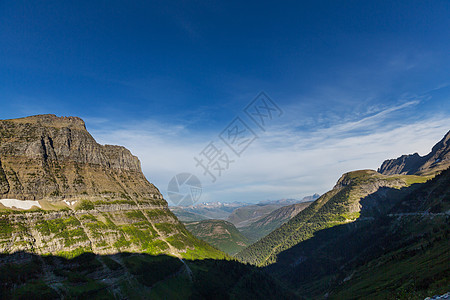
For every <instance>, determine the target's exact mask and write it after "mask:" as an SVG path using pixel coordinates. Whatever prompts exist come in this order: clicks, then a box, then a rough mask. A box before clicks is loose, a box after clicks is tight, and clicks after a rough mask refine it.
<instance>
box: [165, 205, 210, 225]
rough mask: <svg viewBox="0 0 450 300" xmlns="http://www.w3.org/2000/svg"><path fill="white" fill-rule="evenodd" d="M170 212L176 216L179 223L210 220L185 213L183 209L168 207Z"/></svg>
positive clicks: (195, 214)
mask: <svg viewBox="0 0 450 300" xmlns="http://www.w3.org/2000/svg"><path fill="white" fill-rule="evenodd" d="M169 209H170V211H171V212H172V213H173V214H174V215H175V216H177V218H178V220H180V221H181V222H195V221H202V220H211V219H210V218H208V217H206V216H204V215H200V214H197V213H193V212H189V211H186V210H185V209H184V208H183V207H179V206H169Z"/></svg>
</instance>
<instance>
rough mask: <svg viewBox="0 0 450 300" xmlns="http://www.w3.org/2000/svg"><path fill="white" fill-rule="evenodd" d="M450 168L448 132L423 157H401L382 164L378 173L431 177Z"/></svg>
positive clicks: (417, 155) (413, 155) (411, 155)
mask: <svg viewBox="0 0 450 300" xmlns="http://www.w3.org/2000/svg"><path fill="white" fill-rule="evenodd" d="M449 166H450V131H449V132H447V134H446V135H445V136H444V138H443V139H442V140H441V141H439V142H438V143H437V144H436V145H435V146H434V147H433V149H431V152H430V153H428V154H427V155H425V156H420V155H419V154H417V153H414V154H410V155H402V156H400V157H398V158H396V159H388V160H385V161H384V162H383V164H382V165H381V167H380V168H379V169H378V172H379V173H381V174H384V175H392V174H406V175H412V174H416V175H433V174H436V173H437V172H440V171H443V170H445V169H447V168H448V167H449Z"/></svg>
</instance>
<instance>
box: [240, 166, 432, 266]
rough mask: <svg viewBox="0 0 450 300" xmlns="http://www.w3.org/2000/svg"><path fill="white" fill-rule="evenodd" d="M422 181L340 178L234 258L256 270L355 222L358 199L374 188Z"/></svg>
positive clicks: (373, 175) (365, 174) (361, 175)
mask: <svg viewBox="0 0 450 300" xmlns="http://www.w3.org/2000/svg"><path fill="white" fill-rule="evenodd" d="M426 180H427V178H425V177H420V176H406V175H391V176H385V175H381V174H379V173H377V172H375V171H371V170H362V171H354V172H350V173H347V174H344V175H343V176H342V177H341V179H340V180H339V182H338V184H337V185H336V186H335V188H333V189H332V190H331V191H329V192H327V193H326V194H324V195H322V196H321V197H320V198H319V199H317V200H316V201H315V202H314V203H313V204H311V205H310V206H308V207H307V208H306V209H304V210H303V211H301V212H300V213H299V214H298V215H296V216H295V217H294V218H292V219H291V220H290V221H289V222H287V223H286V224H284V225H283V226H281V227H280V228H278V229H277V230H275V231H273V232H272V233H270V234H269V235H267V236H266V237H264V238H263V239H261V240H260V241H258V242H256V243H255V244H253V245H251V246H250V247H248V248H246V249H244V250H243V251H241V252H240V253H238V254H237V255H236V257H237V258H238V259H240V260H242V261H245V262H249V263H252V264H256V265H260V266H262V265H268V264H271V263H274V262H276V260H277V254H278V253H280V252H282V251H284V250H287V249H289V248H291V247H293V246H294V245H296V244H298V243H300V242H302V241H304V240H307V239H309V238H311V237H312V236H313V235H314V233H315V232H317V231H319V230H322V229H326V228H330V227H333V226H337V225H341V224H346V223H348V222H353V221H355V220H356V219H357V218H359V217H360V213H359V206H360V204H359V202H360V200H361V198H364V197H366V196H367V195H368V194H370V193H373V192H375V191H376V190H377V188H375V187H379V186H390V187H394V188H399V187H402V186H407V185H410V184H412V183H416V182H425V181H426Z"/></svg>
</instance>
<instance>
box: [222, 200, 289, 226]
mask: <svg viewBox="0 0 450 300" xmlns="http://www.w3.org/2000/svg"><path fill="white" fill-rule="evenodd" d="M283 206H284V205H282V204H254V205H247V206H243V207H239V208H237V209H235V210H233V212H232V213H231V214H230V215H229V216H228V219H227V221H228V222H231V223H233V224H234V225H235V226H236V227H237V228H240V227H244V226H246V225H249V224H251V223H252V222H254V221H256V220H258V219H259V218H261V217H263V216H265V215H267V214H269V213H271V212H272V211H274V210H276V209H278V208H280V207H283Z"/></svg>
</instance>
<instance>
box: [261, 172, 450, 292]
mask: <svg viewBox="0 0 450 300" xmlns="http://www.w3.org/2000/svg"><path fill="white" fill-rule="evenodd" d="M402 193H404V195H403V196H402V197H399V198H393V197H392V196H391V195H392V194H391V195H390V194H389V193H388V194H385V195H386V199H385V200H388V201H391V202H393V205H392V208H391V209H389V210H388V211H386V213H385V214H384V215H380V216H377V217H374V218H366V219H361V220H357V221H355V222H352V223H348V224H343V225H339V226H335V227H331V228H328V229H324V230H320V231H318V232H316V233H315V234H314V236H313V237H312V238H310V239H308V240H305V241H303V242H301V243H299V244H297V245H295V246H294V247H292V248H290V249H288V250H286V251H283V252H282V253H280V254H279V255H278V257H277V259H278V260H277V263H276V264H272V265H270V266H269V267H267V270H268V271H269V272H270V273H272V274H274V275H276V276H277V277H278V278H280V279H282V280H283V281H284V282H285V283H287V284H288V285H289V286H291V287H292V288H294V289H296V290H297V291H298V292H299V293H300V294H301V295H302V296H304V297H306V298H313V299H316V298H318V297H323V296H324V295H325V294H327V295H328V296H329V297H330V298H335V299H361V298H370V299H374V298H375V299H424V298H425V297H427V296H431V295H435V294H442V293H444V292H446V291H448V290H449V289H450V256H449V253H450V243H449V242H448V240H449V237H450V230H449V228H450V226H449V225H450V219H449V208H450V170H447V171H446V172H444V173H442V174H441V175H438V176H436V178H434V179H433V180H430V181H428V182H426V183H423V184H419V185H414V186H412V187H409V188H405V189H404V190H403V191H402ZM408 204H411V205H408ZM413 207H415V209H413ZM432 208H434V210H432Z"/></svg>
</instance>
